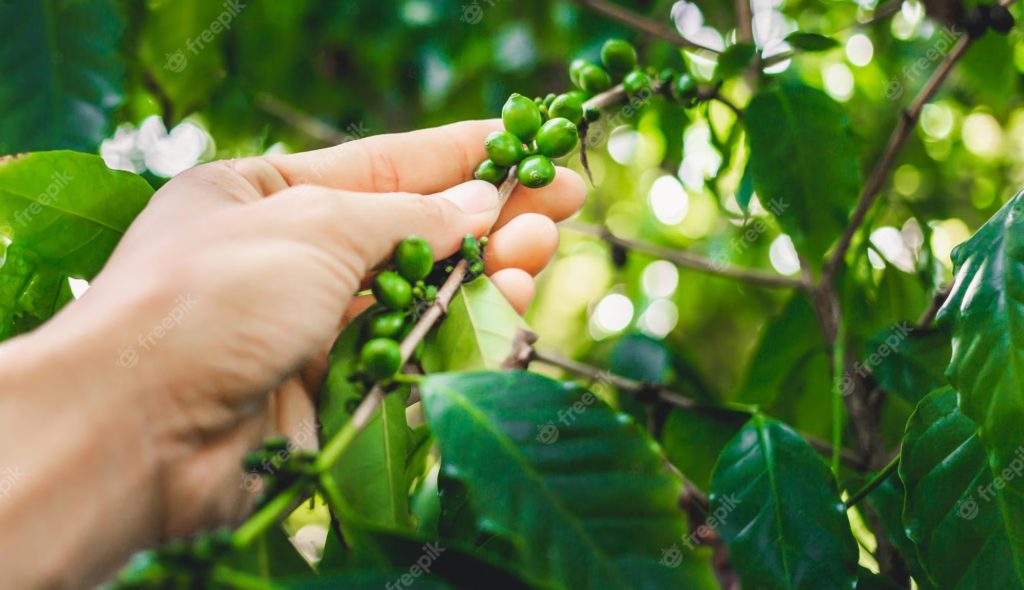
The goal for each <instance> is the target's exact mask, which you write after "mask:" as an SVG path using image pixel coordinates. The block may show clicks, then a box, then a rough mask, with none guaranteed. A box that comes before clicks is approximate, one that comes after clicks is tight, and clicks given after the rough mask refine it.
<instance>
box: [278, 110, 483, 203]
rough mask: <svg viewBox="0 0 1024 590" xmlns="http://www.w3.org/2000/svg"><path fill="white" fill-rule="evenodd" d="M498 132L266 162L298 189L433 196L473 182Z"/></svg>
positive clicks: (376, 142) (358, 145) (472, 131)
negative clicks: (311, 186)
mask: <svg viewBox="0 0 1024 590" xmlns="http://www.w3.org/2000/svg"><path fill="white" fill-rule="evenodd" d="M499 129H501V121H500V120H499V119H489V120H483V121H462V122H459V123H452V124H450V125H444V126H441V127H434V128H432V129H423V130H420V131H413V132H410V133H392V134H386V135H375V136H372V137H367V138H365V139H360V140H357V141H351V142H347V143H343V144H341V145H337V146H334V147H330V148H325V149H322V150H316V151H311V152H304V153H300V154H291V155H284V156H267V157H265V158H264V159H265V160H266V161H267V162H270V163H271V164H272V165H273V166H274V167H275V168H277V169H278V170H279V171H280V172H281V174H282V175H283V176H284V178H285V180H286V181H287V182H288V184H289V185H293V186H294V185H295V184H300V183H310V184H317V185H320V186H326V187H331V188H337V189H344V190H350V191H359V192H374V193H392V192H405V193H420V194H431V193H437V192H441V191H443V190H445V189H447V188H451V187H452V186H455V185H457V184H460V183H463V182H466V181H468V180H472V178H473V171H474V170H475V169H476V167H477V165H478V164H480V162H482V161H484V160H485V159H486V158H487V154H486V152H485V151H484V139H485V138H486V137H487V134H488V133H490V132H492V131H497V130H499Z"/></svg>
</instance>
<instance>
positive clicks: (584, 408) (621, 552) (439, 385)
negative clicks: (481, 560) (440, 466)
mask: <svg viewBox="0 0 1024 590" xmlns="http://www.w3.org/2000/svg"><path fill="white" fill-rule="evenodd" d="M422 395H423V400H424V404H425V406H424V407H425V410H426V413H427V417H428V419H429V421H430V424H431V427H432V428H433V429H434V433H435V436H436V437H437V439H438V444H439V446H440V448H441V452H442V455H443V456H444V457H445V462H446V468H447V470H448V475H449V476H451V477H456V478H458V479H459V480H461V481H462V482H463V483H464V484H465V485H466V486H467V488H468V489H469V491H470V493H471V495H472V498H473V502H474V508H475V509H476V510H477V511H478V526H480V527H481V528H483V529H485V530H489V531H490V532H493V533H496V534H498V535H499V536H502V537H504V538H505V539H507V540H508V541H510V542H512V543H513V544H514V546H515V548H516V549H517V550H518V557H519V564H520V567H521V568H522V570H523V571H524V572H525V573H526V574H527V575H529V576H531V577H533V578H536V579H537V580H540V581H543V582H546V583H548V584H549V585H550V586H552V587H557V588H574V589H575V588H656V587H657V588H662V587H670V586H675V587H680V586H683V585H685V583H686V580H687V579H688V578H690V577H691V576H693V575H695V573H694V572H692V571H691V567H689V566H690V565H691V564H690V563H687V562H683V567H665V566H664V565H662V564H661V563H659V561H660V560H661V559H662V558H663V552H666V551H669V552H671V551H673V550H674V551H675V552H678V551H679V549H678V543H679V542H680V540H681V539H683V538H684V537H685V535H684V533H683V531H684V530H685V528H684V527H685V519H684V517H683V515H682V513H681V512H680V511H679V510H678V508H677V507H676V499H677V497H678V494H679V492H680V484H679V482H677V481H675V480H674V479H673V478H671V477H670V476H669V475H668V474H667V473H666V472H665V471H664V469H663V466H662V459H661V458H660V456H659V454H658V453H657V452H656V451H655V447H654V446H653V445H652V444H651V441H650V440H649V439H648V438H647V437H646V435H645V434H644V433H643V431H641V430H640V429H639V428H637V427H636V425H635V424H633V423H631V421H624V420H621V419H619V417H618V416H617V415H616V413H615V412H613V411H612V410H611V409H610V408H608V407H607V406H605V405H604V404H603V403H602V402H601V401H599V400H598V399H597V398H596V397H595V396H593V395H592V394H589V393H587V392H584V391H581V390H580V389H578V388H577V387H575V386H571V385H567V384H562V383H559V382H557V381H552V380H550V379H547V378H545V377H541V376H539V375H534V374H531V373H523V372H507V373H487V372H478V373H466V374H444V375H435V376H431V377H429V378H428V379H427V380H426V381H425V382H424V384H423V386H422ZM556 421H557V422H556ZM556 423H557V426H556ZM681 561H682V560H681ZM687 561H688V560H687ZM674 565H676V566H679V565H680V562H675V563H674Z"/></svg>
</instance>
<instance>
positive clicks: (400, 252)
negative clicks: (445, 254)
mask: <svg viewBox="0 0 1024 590" xmlns="http://www.w3.org/2000/svg"><path fill="white" fill-rule="evenodd" d="M395 269H397V270H398V274H400V275H402V276H403V277H404V278H405V280H407V281H419V280H421V279H424V278H426V276H427V275H429V274H430V271H431V270H433V269H434V250H433V249H432V248H431V247H430V243H429V242H427V241H426V240H424V239H423V238H420V237H417V236H412V237H409V238H406V239H404V240H402V241H401V243H399V244H398V248H396V249H395Z"/></svg>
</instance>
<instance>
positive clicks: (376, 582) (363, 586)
mask: <svg viewBox="0 0 1024 590" xmlns="http://www.w3.org/2000/svg"><path fill="white" fill-rule="evenodd" d="M402 576H408V578H407V579H408V580H409V581H410V584H415V588H416V590H452V589H453V588H454V587H453V586H450V585H449V584H448V583H447V582H445V581H444V580H442V579H440V578H438V577H436V576H432V575H430V574H425V575H424V574H420V575H418V576H413V575H412V574H411V573H410V572H409V570H401V569H393V570H381V569H377V568H375V569H373V570H349V571H345V572H341V573H336V574H330V575H326V576H312V577H309V578H304V579H299V580H290V581H288V582H285V583H281V584H277V585H275V586H274V590H337V589H338V588H344V589H345V590H380V589H381V588H387V587H388V584H391V587H392V588H401V587H403V586H406V585H404V584H403V580H402Z"/></svg>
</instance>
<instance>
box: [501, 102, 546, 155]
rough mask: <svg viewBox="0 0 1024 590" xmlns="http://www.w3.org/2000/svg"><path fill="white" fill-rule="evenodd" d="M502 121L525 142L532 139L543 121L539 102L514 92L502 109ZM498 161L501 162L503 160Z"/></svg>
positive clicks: (507, 129)
mask: <svg viewBox="0 0 1024 590" xmlns="http://www.w3.org/2000/svg"><path fill="white" fill-rule="evenodd" d="M501 121H502V123H504V124H505V130H506V131H508V132H509V133H511V134H513V135H515V136H516V137H518V138H519V139H520V140H521V141H523V142H527V141H530V140H532V139H533V137H534V136H535V135H537V130H538V129H540V126H541V123H543V120H542V119H541V113H540V109H539V108H538V107H537V103H535V102H533V101H532V100H530V99H529V98H526V97H525V96H523V95H522V94H513V95H512V96H510V97H508V100H507V101H505V106H504V107H502V109H501ZM492 159H493V158H492ZM498 163H499V164H501V162H498ZM502 165H507V164H502Z"/></svg>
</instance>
